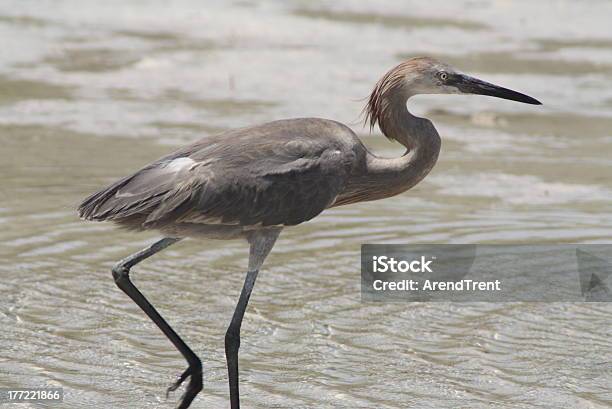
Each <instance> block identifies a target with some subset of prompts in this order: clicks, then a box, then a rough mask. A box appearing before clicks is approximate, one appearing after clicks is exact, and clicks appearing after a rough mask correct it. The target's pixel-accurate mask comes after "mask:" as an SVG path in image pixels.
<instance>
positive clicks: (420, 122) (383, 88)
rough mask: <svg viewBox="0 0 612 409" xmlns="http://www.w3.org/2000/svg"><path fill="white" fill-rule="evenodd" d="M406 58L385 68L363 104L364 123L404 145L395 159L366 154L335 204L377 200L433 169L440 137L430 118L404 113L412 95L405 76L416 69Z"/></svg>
mask: <svg viewBox="0 0 612 409" xmlns="http://www.w3.org/2000/svg"><path fill="white" fill-rule="evenodd" d="M418 63H419V61H418V60H416V61H415V60H410V61H407V62H405V63H402V64H400V65H398V66H397V67H395V68H393V69H392V70H391V71H389V72H388V73H387V74H386V75H385V76H384V77H383V78H382V79H381V80H380V81H379V82H378V83H377V84H376V87H375V88H374V90H373V91H372V94H371V95H370V98H369V100H368V104H367V106H366V107H365V109H364V111H365V117H366V122H368V123H369V126H370V128H371V129H372V128H374V126H375V125H376V124H378V126H379V127H380V130H381V131H382V133H383V134H384V135H385V136H386V137H387V138H389V139H392V140H396V141H398V142H399V143H401V144H402V145H404V146H405V147H406V153H405V154H404V155H403V156H401V157H399V158H391V159H386V158H380V157H377V156H375V155H373V154H369V155H368V157H367V168H366V171H365V173H364V174H362V175H359V176H356V177H355V178H354V179H353V180H352V181H351V184H350V187H349V189H347V192H346V195H343V196H344V197H341V198H340V199H339V201H338V202H337V204H345V203H352V202H356V201H364V200H377V199H382V198H385V197H390V196H394V195H397V194H399V193H401V192H404V191H406V190H408V189H410V188H411V187H413V186H414V185H416V184H417V183H418V182H420V181H421V180H422V179H423V178H424V177H425V176H426V175H427V174H428V173H429V171H430V170H431V169H432V168H433V166H434V164H435V163H436V160H437V159H438V153H439V152H440V137H439V135H438V132H437V131H436V129H435V128H434V126H433V124H432V123H431V121H429V120H427V119H425V118H419V117H416V116H414V115H412V114H411V113H410V112H408V109H407V108H406V102H407V100H408V98H409V97H411V96H412V95H414V93H413V92H411V89H410V87H409V86H408V85H407V82H406V78H407V76H409V75H410V73H411V72H414V71H415V70H418Z"/></svg>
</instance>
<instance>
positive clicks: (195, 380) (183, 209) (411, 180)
mask: <svg viewBox="0 0 612 409" xmlns="http://www.w3.org/2000/svg"><path fill="white" fill-rule="evenodd" d="M416 94H481V95H490V96H494V97H498V98H504V99H510V100H514V101H519V102H524V103H527V104H538V105H539V104H540V102H538V101H537V100H535V99H533V98H531V97H529V96H527V95H524V94H521V93H518V92H515V91H512V90H509V89H507V88H502V87H499V86H496V85H493V84H489V83H487V82H484V81H481V80H478V79H475V78H472V77H469V76H467V75H465V74H462V73H460V72H457V71H455V70H454V69H452V68H451V67H449V66H448V65H446V64H443V63H441V62H438V61H436V60H433V59H431V58H413V59H410V60H408V61H405V62H403V63H401V64H399V65H397V66H396V67H394V68H392V69H391V70H390V71H389V72H387V73H386V74H385V75H384V76H383V77H382V78H381V79H380V81H378V83H377V84H376V86H375V88H374V90H373V91H372V93H371V95H370V97H369V100H368V103H367V105H366V107H365V109H364V112H365V115H366V121H368V122H369V126H370V129H372V128H373V127H374V126H375V125H376V124H378V126H379V127H380V130H381V131H382V133H383V134H384V135H385V136H386V137H387V138H389V139H394V140H396V141H398V142H399V143H401V144H402V145H404V146H405V147H406V153H405V154H404V155H403V156H401V157H399V158H393V159H386V158H380V157H377V156H376V155H374V154H372V153H371V152H369V151H368V150H367V148H366V147H365V146H364V145H363V143H361V141H360V140H359V139H358V138H357V136H356V135H355V133H354V132H353V131H352V130H351V129H350V128H348V127H347V126H345V125H343V124H341V123H338V122H335V121H331V120H328V119H319V118H298V119H287V120H280V121H274V122H269V123H266V124H263V125H257V126H252V127H248V128H242V129H238V130H233V131H228V132H225V133H222V134H220V135H216V136H212V137H207V138H204V139H201V140H199V141H197V142H195V143H193V144H191V145H189V146H186V147H183V148H181V149H179V150H177V151H176V152H174V153H171V154H169V155H167V156H164V157H163V158H161V159H159V160H156V161H155V162H153V163H151V164H149V165H146V166H145V167H143V168H142V169H140V170H138V171H137V172H136V173H134V174H132V175H130V176H127V177H125V178H123V179H120V180H119V181H117V182H115V183H113V184H112V185H110V186H108V187H107V188H105V189H103V190H101V191H99V192H98V193H95V194H93V195H91V196H90V197H88V198H87V199H85V200H84V201H83V203H81V205H80V206H79V214H80V216H81V217H83V218H85V219H87V220H96V221H102V220H110V221H113V222H115V223H117V224H118V225H120V226H122V227H125V228H128V229H132V230H157V231H159V232H161V233H162V234H163V235H164V237H165V238H163V239H161V240H159V241H158V242H156V243H154V244H153V245H151V246H150V247H148V248H146V249H144V250H141V251H140V252H138V253H135V254H133V255H131V256H129V257H127V258H125V259H123V260H121V261H120V262H119V263H117V264H116V265H115V267H114V268H113V269H112V273H113V277H114V279H115V282H116V284H117V286H119V288H120V289H121V290H123V291H124V292H125V293H126V294H127V295H128V296H129V297H130V298H132V300H134V301H135V302H136V304H138V305H139V306H140V308H141V309H142V310H143V311H144V312H145V314H147V315H148V316H149V318H150V319H151V320H153V322H155V324H156V325H157V326H158V327H159V328H160V329H161V330H162V331H163V333H164V334H165V335H166V337H168V339H169V340H170V341H171V342H172V343H173V344H174V346H175V347H176V348H177V349H178V350H179V351H180V353H181V354H182V355H183V356H184V357H185V359H186V360H187V363H188V367H187V369H186V370H185V371H184V372H183V373H182V374H181V375H180V376H179V377H178V380H177V381H176V382H175V383H174V384H172V386H170V388H168V391H173V390H175V389H177V388H178V387H179V386H180V385H181V384H182V383H183V382H184V381H185V380H186V379H187V378H189V383H188V385H187V387H186V391H185V393H184V394H183V396H182V398H181V400H180V403H179V405H178V408H187V407H189V405H190V404H191V402H192V401H193V399H194V398H195V396H196V395H197V394H198V392H200V390H201V389H202V364H201V361H200V359H199V358H198V356H197V355H196V354H195V353H194V352H193V351H192V350H191V349H190V348H189V347H188V346H187V344H186V343H185V342H184V341H183V340H182V339H181V337H179V336H178V334H177V333H176V332H175V331H174V330H173V329H172V328H171V327H170V325H168V323H167V322H166V321H165V320H164V319H163V318H162V316H161V315H160V314H159V313H158V312H157V311H156V310H155V308H154V307H153V306H152V305H151V304H150V303H149V302H148V301H147V299H146V298H145V296H144V295H143V294H142V293H141V292H140V291H139V290H138V289H137V288H136V287H135V286H134V284H133V283H132V281H131V280H130V276H129V272H130V268H131V267H133V266H134V265H136V264H138V263H139V262H140V261H142V260H144V259H146V258H148V257H150V256H152V255H153V254H155V253H157V252H159V251H161V250H163V249H164V248H166V247H168V246H170V245H172V244H174V243H176V242H177V241H179V240H181V239H182V238H185V237H195V238H211V239H238V238H242V239H246V241H247V242H248V243H249V246H250V252H249V265H248V271H247V272H246V279H245V281H244V286H243V288H242V292H241V293H240V298H239V299H238V303H237V306H236V309H235V311H234V315H233V316H232V319H231V322H230V324H229V327H228V328H227V332H226V334H225V354H226V359H227V367H228V378H229V390H230V402H231V408H232V409H238V408H239V407H240V403H239V393H238V348H239V347H240V326H241V324H242V317H243V316H244V312H245V310H246V308H247V303H248V301H249V296H250V295H251V291H252V289H253V285H254V284H255V279H256V278H257V273H258V271H259V269H260V268H261V266H262V264H263V262H264V260H265V258H266V256H267V255H268V253H269V252H270V250H271V249H272V247H273V246H274V242H275V241H276V239H277V237H278V235H279V233H280V232H281V230H282V229H283V228H284V227H286V226H294V225H297V224H300V223H303V222H305V221H308V220H310V219H312V218H313V217H315V216H317V215H318V214H319V213H321V212H322V211H323V210H325V209H327V208H330V207H334V206H341V205H346V204H350V203H356V202H362V201H369V200H378V199H384V198H386V197H390V196H394V195H397V194H399V193H402V192H404V191H406V190H408V189H410V188H411V187H413V186H414V185H416V184H417V183H418V182H420V181H421V180H422V179H423V178H424V177H425V176H426V175H427V174H428V173H429V171H430V170H431V168H432V167H433V166H434V164H435V163H436V160H437V158H438V153H439V151H440V137H439V135H438V132H437V131H436V129H435V128H434V126H433V124H432V123H431V122H430V121H429V120H427V119H425V118H419V117H416V116H414V115H412V114H410V112H408V109H407V107H406V101H407V99H408V98H410V97H411V96H413V95H416Z"/></svg>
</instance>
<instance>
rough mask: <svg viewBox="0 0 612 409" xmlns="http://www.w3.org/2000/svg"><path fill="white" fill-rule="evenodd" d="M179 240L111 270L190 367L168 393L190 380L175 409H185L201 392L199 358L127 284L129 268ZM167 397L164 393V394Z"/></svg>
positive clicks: (163, 243) (167, 241)
mask: <svg viewBox="0 0 612 409" xmlns="http://www.w3.org/2000/svg"><path fill="white" fill-rule="evenodd" d="M179 240H180V239H176V238H164V239H161V240H159V241H157V242H155V243H153V244H152V245H151V246H150V247H147V248H146V249H144V250H141V251H139V252H137V253H134V254H132V255H131V256H129V257H126V258H124V259H123V260H121V261H120V262H118V263H117V264H116V265H115V267H113V270H112V271H113V278H114V279H115V283H116V284H117V286H118V287H119V288H120V289H121V290H123V292H124V293H126V294H127V295H128V296H129V297H130V298H131V299H132V300H134V302H135V303H136V304H138V306H139V307H140V308H141V309H142V310H143V311H144V313H145V314H147V316H148V317H149V318H150V319H151V320H152V321H153V322H154V323H155V325H157V327H158V328H159V329H161V330H162V332H163V333H164V334H165V335H166V337H168V339H169V340H170V341H171V342H172V343H173V344H174V346H175V347H176V349H178V350H179V352H180V353H181V354H182V355H183V356H184V357H185V359H186V360H187V363H188V364H189V367H188V368H187V370H186V371H185V372H183V374H182V375H181V376H180V377H179V379H178V381H177V382H175V383H174V384H173V385H172V386H171V387H170V388H168V392H170V391H173V390H175V389H176V388H178V387H179V385H180V384H181V383H182V382H183V381H184V380H185V379H187V378H188V377H190V376H191V380H190V382H189V386H187V390H186V391H185V394H184V395H183V396H182V398H181V401H180V403H179V405H178V407H177V409H185V408H188V407H189V405H190V404H191V402H192V401H193V399H194V398H195V396H196V395H197V394H198V392H200V391H201V390H202V362H201V361H200V358H198V357H197V356H196V354H194V353H193V351H192V350H191V349H190V348H189V347H188V346H187V344H185V342H184V341H183V340H182V339H181V337H179V336H178V334H177V333H176V332H175V331H174V330H173V329H172V327H170V325H168V323H167V322H166V320H164V319H163V318H162V316H161V315H159V313H158V312H157V310H156V309H155V308H154V307H153V306H152V305H151V303H149V301H148V300H147V299H146V298H145V296H144V295H143V294H142V293H141V292H140V291H139V290H138V289H137V288H136V286H135V285H134V284H133V283H132V281H131V280H130V275H129V273H130V268H132V267H133V266H135V265H136V264H138V263H140V262H141V261H142V260H144V259H146V258H148V257H151V256H152V255H153V254H155V253H158V252H160V251H161V250H163V249H165V248H166V247H168V246H170V245H172V244H174V243H176V242H177V241H179ZM166 395H167V393H166Z"/></svg>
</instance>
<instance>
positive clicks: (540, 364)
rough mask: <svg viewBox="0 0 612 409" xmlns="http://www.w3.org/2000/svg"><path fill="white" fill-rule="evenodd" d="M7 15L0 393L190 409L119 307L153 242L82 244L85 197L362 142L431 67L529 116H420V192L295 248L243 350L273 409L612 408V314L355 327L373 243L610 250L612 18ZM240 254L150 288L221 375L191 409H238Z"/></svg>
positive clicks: (416, 316) (430, 10) (557, 5)
mask: <svg viewBox="0 0 612 409" xmlns="http://www.w3.org/2000/svg"><path fill="white" fill-rule="evenodd" d="M449 3H450V2H441V1H440V2H406V1H396V2H391V1H390V2H376V5H373V4H368V3H365V2H357V1H348V0H342V1H334V2H306V1H291V2H282V3H281V2H278V3H275V2H251V1H238V2H234V3H232V4H228V3H226V2H207V5H206V6H205V7H204V6H201V5H200V2H195V1H192V2H183V3H179V4H177V5H176V6H173V7H167V6H164V4H165V3H164V2H149V3H147V4H146V5H144V4H143V3H141V2H136V1H122V2H103V4H97V5H94V4H93V3H89V4H85V2H68V1H64V2H61V1H55V2H51V1H48V2H42V1H41V2H21V1H8V2H3V3H2V4H0V36H1V38H3V41H2V52H1V53H0V147H1V148H0V170H1V175H2V176H1V178H2V179H1V183H0V260H1V261H2V262H1V263H0V277H1V278H2V280H1V282H0V291H1V292H2V294H3V297H0V323H1V324H2V329H3V331H1V332H0V386H10V387H13V386H14V387H17V386H21V387H26V386H43V385H58V386H63V387H64V390H65V391H66V397H65V401H64V403H63V404H62V406H61V407H63V408H83V407H95V408H113V409H116V408H147V407H155V408H158V407H168V408H170V407H173V403H174V401H175V400H176V398H177V397H178V393H177V394H176V395H175V396H174V397H171V398H170V399H169V400H168V401H166V400H165V398H164V394H163V392H164V391H165V388H166V387H167V386H168V385H169V383H170V382H171V381H172V380H173V377H174V376H175V375H176V374H178V373H180V372H181V371H182V370H183V369H184V362H183V361H182V359H181V358H180V356H179V355H178V353H176V352H175V351H174V350H173V349H172V348H171V346H170V344H169V343H168V342H167V341H166V340H165V339H164V338H163V337H162V336H161V335H160V333H159V331H158V330H157V329H156V328H154V326H153V325H152V324H151V323H149V322H148V321H147V320H146V319H145V317H144V315H143V314H142V313H141V312H140V311H139V310H138V308H137V307H136V306H135V305H134V304H132V303H131V302H130V301H129V300H128V299H127V297H126V296H125V295H124V294H123V293H121V292H120V291H119V290H118V289H117V288H116V287H115V285H114V283H113V282H112V279H111V276H110V272H109V268H110V266H111V265H112V264H113V263H114V262H115V261H116V260H118V259H120V258H121V257H123V256H125V255H127V254H129V253H130V252H133V251H135V250H137V249H139V248H140V247H143V246H144V245H146V244H148V243H150V242H152V241H153V240H154V239H155V238H156V236H155V235H154V234H139V235H137V234H131V233H126V232H121V231H117V230H116V229H114V228H113V227H112V226H109V225H104V224H94V223H85V222H81V221H79V220H78V219H77V217H76V215H75V213H74V210H73V208H74V206H75V204H77V203H78V202H79V200H80V199H81V198H83V197H84V196H85V195H87V194H89V193H91V192H92V191H95V190H96V189H97V188H99V187H101V186H103V185H105V184H107V183H109V182H111V181H113V180H114V179H116V178H118V177H120V176H122V175H124V174H126V173H128V172H130V171H132V170H134V169H136V168H138V167H140V166H141V165H142V164H145V163H147V162H148V161H150V160H153V159H155V158H157V157H159V156H161V155H162V154H164V153H166V152H167V151H169V150H171V149H173V148H174V147H175V146H178V145H179V144H182V143H185V142H188V141H191V140H194V139H196V138H199V137H202V136H206V135H210V134H212V133H215V132H219V131H221V130H225V129H229V128H233V127H238V126H243V125H247V124H253V123H258V122H263V121H268V120H272V119H279V118H285V117H295V116H322V117H328V118H334V119H337V120H340V121H343V122H345V123H350V124H353V128H354V129H355V130H356V131H357V132H358V133H359V135H360V136H362V137H363V139H364V141H365V142H366V144H367V145H368V146H370V147H371V148H372V149H373V150H375V151H376V152H378V153H380V154H383V155H399V154H401V149H400V148H399V147H398V145H397V144H391V143H389V142H387V141H386V140H385V138H383V137H381V136H380V134H378V132H375V133H374V134H372V135H369V134H368V133H367V132H366V130H365V129H363V128H362V127H361V125H360V124H358V123H357V120H358V114H359V112H360V109H361V105H362V104H363V101H362V100H361V98H363V97H364V96H366V95H367V93H368V92H369V90H370V88H371V87H372V85H373V83H374V82H375V81H376V80H377V79H378V77H379V76H380V75H381V74H382V73H383V72H384V71H385V70H386V69H388V68H389V67H390V66H391V65H393V64H394V63H396V62H398V61H400V60H401V59H402V58H404V57H406V56H413V55H420V54H429V55H432V56H434V57H438V58H440V59H443V60H444V61H447V62H449V63H452V64H453V65H455V66H456V67H457V68H459V69H461V70H464V71H466V72H469V73H470V74H474V75H477V76H480V77H482V78H483V79H486V80H489V81H491V82H497V83H500V84H503V85H505V86H508V87H510V88H515V89H518V90H522V91H524V92H527V93H529V94H531V95H533V96H535V97H537V98H538V99H540V100H541V101H543V102H544V106H542V107H533V106H529V105H521V104H516V103H512V102H506V101H501V100H492V99H489V98H484V97H481V98H479V97H458V96H428V97H418V98H415V100H414V101H411V103H410V104H409V105H410V107H411V109H412V110H413V111H414V112H415V113H417V114H420V115H425V116H427V117H429V118H430V119H432V120H433V121H434V123H435V124H436V126H437V128H438V130H439V132H440V134H441V135H442V137H443V145H444V146H443V151H442V153H441V155H440V160H439V162H438V164H437V166H436V167H435V168H434V170H433V171H432V173H431V174H430V175H429V176H428V177H427V178H426V179H425V181H423V182H422V183H421V184H420V185H418V186H417V187H416V188H415V189H413V190H412V191H410V192H408V193H406V194H403V195H401V196H398V197H395V198H392V199H388V200H385V201H381V202H376V203H364V204H359V205H354V206H350V207H345V208H338V209H334V210H332V211H328V212H325V213H324V214H323V215H321V216H320V217H318V218H317V219H316V220H314V221H312V222H309V223H307V224H305V225H303V226H299V227H296V228H292V229H287V230H286V231H285V232H283V234H282V236H281V240H280V241H279V243H278V244H277V246H276V248H275V249H274V251H273V253H272V255H271V256H270V257H269V259H268V261H267V263H266V266H265V269H264V271H262V273H261V275H260V278H259V280H258V283H257V286H256V288H255V291H254V294H253V297H252V299H251V305H250V307H249V310H248V312H247V315H246V318H245V323H244V325H243V340H242V349H241V379H242V399H243V402H244V406H245V407H249V408H250V407H257V408H270V407H281V408H289V407H291V408H300V407H307V408H315V407H316V408H336V407H346V408H358V407H363V408H404V407H418V408H436V409H439V408H458V407H461V408H534V407H535V408H558V407H568V408H607V407H611V406H612V395H611V393H610V385H611V384H612V376H611V374H612V364H611V362H610V360H609V357H610V353H611V352H612V341H610V337H611V336H612V332H611V330H610V313H611V312H612V308H611V307H610V306H609V305H607V304H584V303H575V304H570V303H565V304H562V303H557V304H534V303H511V304H485V303H473V304H430V303H413V304H364V303H361V302H360V295H359V284H360V281H359V249H360V245H361V243H366V242H370V243H606V242H609V236H610V232H611V231H612V215H611V214H612V213H611V212H610V202H611V201H612V182H610V178H609V175H610V170H611V169H612V131H611V129H612V114H611V108H612V88H610V87H609V84H610V80H611V79H612V57H611V56H612V52H611V51H612V34H611V32H610V28H609V16H610V15H611V14H612V4H610V3H609V2H604V1H596V0H593V1H588V2H572V1H569V0H566V1H541V2H533V1H531V2H528V1H519V2H515V1H512V2H510V1H501V0H499V1H492V2H483V1H469V0H464V1H457V2H452V5H451V4H449ZM246 251H247V250H246V246H245V245H243V244H242V243H238V242H213V241H210V242H196V241H187V242H184V243H180V244H177V245H176V246H173V247H171V248H170V249H168V250H166V251H165V252H164V253H162V254H160V255H158V256H157V257H155V258H154V259H152V260H149V261H146V262H144V263H143V264H142V265H140V266H138V267H137V268H135V270H134V274H133V277H134V280H135V282H136V284H137V285H140V286H141V288H142V289H143V292H145V294H147V295H148V296H149V297H150V299H151V301H152V302H153V303H154V304H155V305H156V306H158V308H159V309H160V311H162V313H163V314H164V315H165V316H166V318H167V319H168V321H169V322H171V323H172V324H173V326H174V327H175V328H176V329H177V331H178V332H179V333H180V334H182V335H183V336H184V338H185V339H186V340H187V341H188V343H189V344H190V345H192V347H193V348H194V350H195V351H197V352H198V353H199V355H200V356H201V357H202V359H203V361H204V391H203V393H202V394H201V395H200V396H199V398H198V399H197V400H196V402H195V403H194V404H193V406H192V407H194V408H210V407H213V408H217V407H227V406H228V405H229V404H228V393H227V384H226V369H225V360H224V354H223V334H224V331H225V327H226V325H227V323H228V322H229V319H230V317H231V313H232V311H233V308H234V305H235V302H236V299H237V296H238V293H239V291H240V286H241V285H242V280H243V273H242V271H244V270H245V266H246Z"/></svg>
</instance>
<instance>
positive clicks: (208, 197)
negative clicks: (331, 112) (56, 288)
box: [79, 137, 354, 228]
mask: <svg viewBox="0 0 612 409" xmlns="http://www.w3.org/2000/svg"><path fill="white" fill-rule="evenodd" d="M233 142H238V143H228V140H227V138H226V139H219V138H217V139H212V140H210V141H207V142H200V143H199V144H195V145H192V146H190V147H187V148H185V149H183V150H182V151H178V152H176V153H175V154H172V155H169V156H167V157H165V158H162V159H160V160H159V161H157V162H155V163H153V164H151V165H149V166H147V167H145V168H143V169H142V170H140V171H138V172H136V173H135V174H134V175H132V176H129V177H127V178H124V179H122V180H120V181H118V182H117V183H115V184H113V185H111V186H109V187H108V188H107V189H104V190H103V191H101V192H98V193H96V194H94V195H92V196H90V197H89V198H88V199H86V200H85V201H84V202H83V204H82V205H81V206H80V207H79V212H80V214H81V216H82V217H84V218H87V219H90V220H113V221H116V222H119V223H122V224H125V225H130V226H132V227H134V225H140V226H142V228H160V227H163V226H166V225H169V224H173V223H174V224H176V223H207V224H217V223H220V224H235V225H242V226H250V225H263V226H269V225H295V224H299V223H302V222H304V221H307V220H310V219H312V218H313V217H315V216H316V215H318V214H319V213H320V212H322V211H323V210H324V209H326V208H327V207H329V206H330V205H331V204H332V203H333V202H334V200H335V199H336V197H337V196H338V194H339V192H340V191H341V190H342V188H343V187H344V185H345V183H346V179H347V177H348V175H349V174H350V170H351V166H352V165H353V162H354V153H353V152H352V151H351V150H350V148H349V149H347V146H346V144H345V143H341V141H338V140H336V139H334V138H325V137H323V138H322V137H318V138H316V137H313V138H308V139H304V138H300V139H299V140H296V139H293V138H276V139H274V138H273V139H270V138H267V139H261V138H252V137H251V138H246V137H237V138H236V139H234V140H233Z"/></svg>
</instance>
